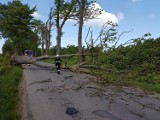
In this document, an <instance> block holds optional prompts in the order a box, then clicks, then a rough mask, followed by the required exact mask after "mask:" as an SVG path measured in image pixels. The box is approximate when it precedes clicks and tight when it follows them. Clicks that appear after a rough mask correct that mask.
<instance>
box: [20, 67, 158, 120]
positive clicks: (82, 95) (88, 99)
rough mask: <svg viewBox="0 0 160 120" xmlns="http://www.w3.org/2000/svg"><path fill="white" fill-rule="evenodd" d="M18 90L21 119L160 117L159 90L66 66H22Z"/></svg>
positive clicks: (149, 119) (154, 119) (134, 119)
mask: <svg viewBox="0 0 160 120" xmlns="http://www.w3.org/2000/svg"><path fill="white" fill-rule="evenodd" d="M21 91H22V92H21V93H22V94H21V95H22V108H21V112H22V116H21V120H160V94H158V93H154V92H146V91H143V90H140V89H138V88H132V87H125V86H121V87H120V86H113V85H104V86H102V85H100V84H98V83H97V82H96V78H95V77H94V76H91V75H87V74H80V73H74V72H70V71H68V70H62V71H61V74H57V73H56V71H55V70H52V71H51V70H48V69H44V68H38V67H35V66H32V65H31V66H25V69H23V80H22V84H21ZM71 108H72V109H71ZM67 109H70V110H71V113H73V114H67V113H66V110H67ZM72 110H77V111H78V112H77V113H74V111H72Z"/></svg>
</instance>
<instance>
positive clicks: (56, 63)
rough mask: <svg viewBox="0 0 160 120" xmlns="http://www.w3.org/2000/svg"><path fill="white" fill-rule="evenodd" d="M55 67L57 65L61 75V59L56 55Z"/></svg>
mask: <svg viewBox="0 0 160 120" xmlns="http://www.w3.org/2000/svg"><path fill="white" fill-rule="evenodd" d="M55 65H56V67H57V68H56V70H57V73H58V74H60V67H61V58H60V56H59V55H56V58H55Z"/></svg>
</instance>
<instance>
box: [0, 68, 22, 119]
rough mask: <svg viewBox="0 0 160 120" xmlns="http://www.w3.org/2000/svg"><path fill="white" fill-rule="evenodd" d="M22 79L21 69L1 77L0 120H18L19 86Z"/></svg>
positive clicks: (13, 70) (13, 69)
mask: <svg viewBox="0 0 160 120" xmlns="http://www.w3.org/2000/svg"><path fill="white" fill-rule="evenodd" d="M21 77H22V70H21V68H19V67H12V69H10V70H9V71H8V72H7V74H4V75H0V120H18V119H19V115H18V112H17V107H18V102H19V98H18V85H19V82H20V80H21Z"/></svg>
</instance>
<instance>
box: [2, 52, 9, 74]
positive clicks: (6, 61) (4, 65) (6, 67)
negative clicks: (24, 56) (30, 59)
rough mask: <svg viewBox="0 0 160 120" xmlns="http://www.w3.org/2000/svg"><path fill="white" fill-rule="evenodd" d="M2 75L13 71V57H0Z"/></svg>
mask: <svg viewBox="0 0 160 120" xmlns="http://www.w3.org/2000/svg"><path fill="white" fill-rule="evenodd" d="M0 63H1V64H0V75H2V74H5V73H6V72H7V71H8V70H9V69H11V57H10V55H8V54H7V55H0Z"/></svg>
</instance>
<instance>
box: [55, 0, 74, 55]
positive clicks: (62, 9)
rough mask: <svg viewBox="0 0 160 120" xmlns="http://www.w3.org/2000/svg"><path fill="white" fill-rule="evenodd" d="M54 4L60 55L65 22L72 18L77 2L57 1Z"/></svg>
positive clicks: (58, 52)
mask: <svg viewBox="0 0 160 120" xmlns="http://www.w3.org/2000/svg"><path fill="white" fill-rule="evenodd" d="M54 4H55V9H54V10H53V13H54V17H55V22H56V28H57V37H56V40H57V54H60V51H61V37H62V28H63V26H64V24H65V22H66V21H67V20H68V19H69V18H70V16H71V14H73V13H74V10H75V9H74V5H75V4H76V2H75V0H71V1H70V2H65V0H55V2H54Z"/></svg>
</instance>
